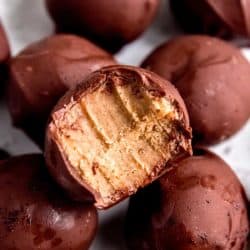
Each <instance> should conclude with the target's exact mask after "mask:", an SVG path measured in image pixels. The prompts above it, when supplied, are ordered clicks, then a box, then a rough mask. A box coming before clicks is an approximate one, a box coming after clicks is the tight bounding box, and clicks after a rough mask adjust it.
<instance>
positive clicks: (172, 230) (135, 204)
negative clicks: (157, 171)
mask: <svg viewBox="0 0 250 250" xmlns="http://www.w3.org/2000/svg"><path fill="white" fill-rule="evenodd" d="M195 153H196V152H195ZM197 153H198V154H196V155H195V156H193V157H189V158H186V159H184V160H182V161H181V162H180V163H179V164H178V167H176V168H174V169H173V170H172V171H170V172H169V173H167V174H166V175H164V176H163V177H161V178H160V179H159V180H158V181H157V182H155V183H153V184H152V185H151V186H149V187H148V188H146V189H144V190H142V191H140V192H138V194H136V195H135V196H134V197H132V198H131V200H130V204H129V208H128V214H127V218H126V240H127V244H128V247H129V249H130V250H132V249H136V250H137V249H141V250H146V249H147V250H153V249H168V250H201V249H203V250H215V249H220V250H228V249H230V250H243V249H245V246H246V239H247V235H248V231H249V225H248V217H247V209H246V199H245V193H244V191H243V188H242V186H241V184H240V182H239V180H238V178H237V177H236V176H235V174H234V173H233V172H232V170H231V169H230V167H229V166H228V165H227V164H226V163H225V162H223V161H222V160H221V159H220V158H218V157H217V156H216V155H214V154H212V153H209V152H206V151H203V150H199V151H198V152H197Z"/></svg>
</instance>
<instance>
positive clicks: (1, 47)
mask: <svg viewBox="0 0 250 250" xmlns="http://www.w3.org/2000/svg"><path fill="white" fill-rule="evenodd" d="M9 57H10V48H9V44H8V40H7V37H6V34H5V31H4V29H3V26H2V25H1V23H0V89H1V90H2V89H3V85H4V83H5V80H6V75H7V66H6V63H7V61H8V59H9Z"/></svg>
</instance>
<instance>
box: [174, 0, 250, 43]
mask: <svg viewBox="0 0 250 250" xmlns="http://www.w3.org/2000/svg"><path fill="white" fill-rule="evenodd" d="M170 6H171V7H172V10H173V13H174V15H175V16H176V19H177V21H178V22H179V23H180V25H181V26H182V27H183V28H184V30H185V31H187V32H191V33H202V34H210V35H214V36H218V37H223V38H232V37H233V36H236V35H241V36H244V37H250V1H249V0H220V1H217V0H200V1H195V0H171V1H170Z"/></svg>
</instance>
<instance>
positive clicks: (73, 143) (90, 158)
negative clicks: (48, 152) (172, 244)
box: [50, 81, 190, 208]
mask: <svg viewBox="0 0 250 250" xmlns="http://www.w3.org/2000/svg"><path fill="white" fill-rule="evenodd" d="M52 118H53V119H52V123H51V124H50V130H53V136H54V139H55V141H56V142H57V145H58V147H59V148H60V149H61V152H63V154H64V157H65V158H66V159H67V161H68V162H69V163H70V166H71V167H73V169H74V173H75V175H77V178H78V179H81V180H82V181H83V182H82V183H84V185H85V186H87V187H90V190H91V191H92V193H94V195H95V198H96V201H97V203H96V206H97V207H99V208H103V207H107V206H109V205H110V204H114V203H116V202H117V201H119V200H120V199H121V197H126V196H127V195H129V194H132V193H134V192H135V191H136V190H137V189H138V188H139V187H143V186H145V185H146V184H148V183H150V182H151V181H153V180H154V179H155V178H157V177H158V176H159V175H161V174H162V173H163V172H165V171H166V170H167V168H168V167H167V165H166V163H167V162H168V161H169V160H172V159H173V158H174V157H176V156H178V155H179V154H180V153H182V152H184V151H188V150H189V147H190V141H189V137H188V136H186V131H185V129H184V128H183V125H182V124H184V121H183V119H184V118H183V113H182V111H180V110H179V108H178V107H177V104H176V103H175V101H173V100H169V99H168V98H167V97H166V96H165V95H164V96H161V97H159V96H157V95H155V94H154V93H153V92H151V91H149V90H148V89H147V88H146V87H144V86H143V85H142V84H138V83H137V82H136V81H135V82H130V83H129V84H121V85H118V84H114V83H111V84H110V83H109V84H104V85H102V86H100V87H98V89H95V90H94V91H92V92H91V93H87V94H83V95H82V96H81V97H80V99H79V100H78V101H71V102H70V104H68V105H66V106H64V108H62V109H60V110H59V111H57V112H55V113H54V114H53V117H52ZM93 191H94V192H93Z"/></svg>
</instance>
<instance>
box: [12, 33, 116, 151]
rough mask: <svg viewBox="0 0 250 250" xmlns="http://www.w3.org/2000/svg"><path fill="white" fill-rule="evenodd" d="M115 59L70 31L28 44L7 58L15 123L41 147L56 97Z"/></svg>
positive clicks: (112, 62) (113, 62)
mask: <svg viewBox="0 0 250 250" xmlns="http://www.w3.org/2000/svg"><path fill="white" fill-rule="evenodd" d="M115 63H116V62H115V60H114V58H113V57H112V56H111V55H110V54H108V53H107V52H105V51H104V50H102V49H100V48H98V47H97V46H95V45H93V44H92V43H90V42H89V41H87V40H85V39H83V38H80V37H77V36H73V35H56V36H51V37H48V38H45V39H43V40H41V41H38V42H35V43H33V44H32V45H30V46H28V47H27V48H26V49H24V50H23V51H22V52H21V53H20V54H18V55H17V56H16V57H14V58H12V59H11V61H10V76H9V83H8V104H9V110H10V113H11V116H12V120H13V123H14V125H15V126H16V127H18V128H21V129H22V130H24V132H25V133H26V134H27V135H29V136H30V138H32V139H33V140H34V141H35V142H36V143H37V144H38V145H40V146H41V147H43V144H44V134H45V125H46V122H47V119H48V116H49V114H50V112H51V110H52V109H53V107H54V105H55V104H56V103H57V101H58V99H59V98H60V97H61V96H63V95H64V93H65V92H66V91H67V90H68V89H70V88H73V87H75V86H76V85H77V84H79V83H81V82H82V81H83V80H84V79H85V78H86V77H87V76H88V75H89V74H90V73H91V72H93V71H95V70H98V69H100V68H102V67H104V66H107V65H112V64H115Z"/></svg>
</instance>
